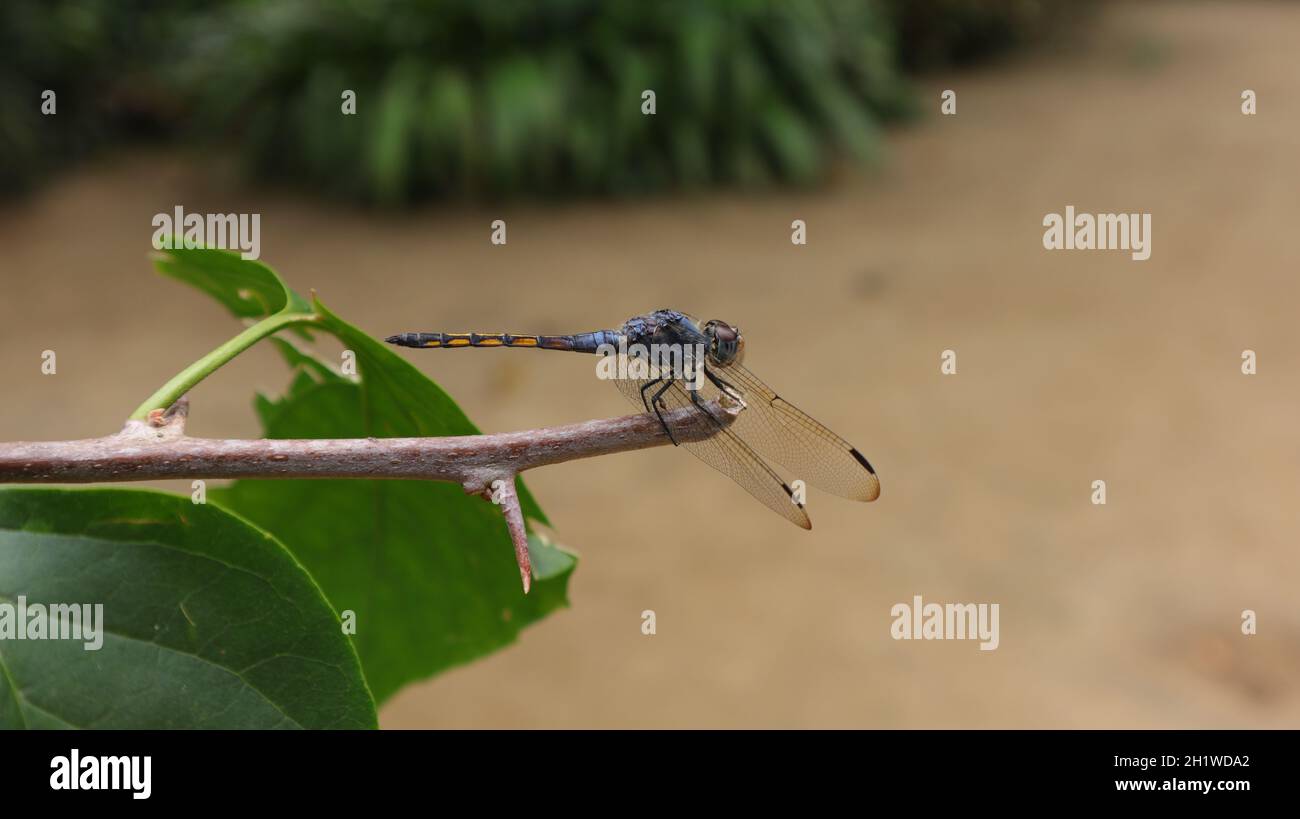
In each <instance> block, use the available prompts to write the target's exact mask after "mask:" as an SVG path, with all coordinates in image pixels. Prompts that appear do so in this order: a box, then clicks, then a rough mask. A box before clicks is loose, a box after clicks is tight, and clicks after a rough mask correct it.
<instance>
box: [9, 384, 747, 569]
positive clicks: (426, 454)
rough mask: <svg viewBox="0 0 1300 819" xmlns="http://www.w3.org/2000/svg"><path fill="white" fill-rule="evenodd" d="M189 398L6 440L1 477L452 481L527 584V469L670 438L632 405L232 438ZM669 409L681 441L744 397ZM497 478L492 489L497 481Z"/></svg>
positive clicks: (706, 432)
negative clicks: (480, 501) (517, 482)
mask: <svg viewBox="0 0 1300 819" xmlns="http://www.w3.org/2000/svg"><path fill="white" fill-rule="evenodd" d="M188 406H189V405H188V401H187V400H186V399H185V398H184V397H182V398H181V399H180V400H178V401H177V402H176V403H175V404H173V405H172V406H171V407H170V408H169V409H168V410H166V411H165V412H163V411H160V410H154V411H153V412H151V413H149V415H148V417H147V418H146V419H145V420H131V421H128V422H127V423H126V426H125V427H124V428H123V429H122V431H121V432H119V433H117V434H115V435H107V436H104V437H102V438H86V439H82V440H75V441H36V442H29V441H19V442H14V443H0V483H100V482H119V481H152V480H161V479H172V478H204V479H207V478H218V479H220V478H395V479H419V480H432V481H452V482H455V483H458V484H460V485H461V486H462V487H463V488H464V489H465V491H466V492H468V493H471V494H476V495H481V496H483V497H486V498H489V499H492V500H493V502H494V503H497V504H498V505H499V506H501V508H502V511H503V513H504V514H505V516H506V525H507V528H508V529H509V530H510V536H511V539H512V540H513V542H514V545H515V555H516V559H517V560H518V562H519V571H520V575H521V577H522V578H523V584H524V591H525V592H527V591H528V588H529V585H530V577H531V574H532V573H531V568H530V565H529V559H528V538H527V534H526V532H525V530H524V523H523V513H522V511H521V510H520V508H519V499H518V497H517V496H516V495H515V491H514V479H515V476H516V475H518V474H519V473H520V472H523V471H524V470H527V469H534V468H536V467H539V466H547V465H549V464H556V463H562V462H564V461H573V460H577V459H579V458H593V457H596V456H599V455H611V454H613V453H616V452H629V451H632V450H637V449H646V448H648V447H653V446H662V445H664V444H666V443H669V442H670V441H669V438H668V435H667V433H665V431H664V428H663V426H662V425H661V424H660V423H659V420H658V419H657V418H656V417H655V416H653V415H628V416H624V417H621V418H610V419H605V420H600V421H585V422H583V423H579V424H569V425H566V426H559V427H548V428H545V429H535V430H528V431H525V432H504V433H494V434H490V435H464V436H456V437H449V438H333V439H331V438H322V439H304V440H292V439H283V440H277V439H270V438H263V439H258V440H232V439H217V438H192V437H189V436H187V435H185V434H184V424H185V420H186V416H187V415H188ZM705 406H707V407H708V409H709V412H710V413H711V414H712V415H713V417H714V418H715V419H717V421H718V423H716V424H715V423H712V422H710V421H709V420H708V419H706V418H704V417H703V416H702V415H701V414H700V413H699V412H697V411H696V410H695V408H694V407H684V408H680V409H676V410H672V411H670V412H666V413H664V421H665V422H666V423H667V424H668V426H669V427H671V428H672V430H673V436H674V437H675V438H676V439H677V440H678V441H685V442H692V441H700V440H704V439H706V438H709V437H711V436H712V435H714V434H716V433H717V431H718V430H719V429H721V428H723V427H725V426H728V425H730V424H731V423H732V422H733V421H734V420H735V419H736V416H737V415H738V414H739V413H740V411H741V409H742V406H743V405H727V406H724V405H721V404H719V403H717V402H709V403H708V404H706V405H705ZM498 480H499V481H502V483H500V484H497V485H496V487H495V488H496V489H497V492H496V494H495V495H494V494H493V489H494V486H493V484H494V482H495V481H498Z"/></svg>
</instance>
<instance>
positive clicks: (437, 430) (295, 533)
mask: <svg viewBox="0 0 1300 819" xmlns="http://www.w3.org/2000/svg"><path fill="white" fill-rule="evenodd" d="M316 309H317V310H318V311H319V312H320V313H321V315H322V317H323V321H322V327H323V329H327V330H329V331H330V332H331V333H333V334H334V335H336V336H338V338H339V339H340V341H342V342H343V344H344V346H345V347H347V348H348V349H350V350H352V351H353V352H354V353H355V354H356V356H357V364H358V367H359V371H360V373H361V376H362V378H361V380H360V382H356V381H352V380H350V379H347V378H344V377H343V376H341V375H338V374H337V373H334V372H333V371H332V370H330V369H328V368H327V367H324V366H323V365H322V364H320V362H317V361H315V360H314V359H312V358H310V357H309V356H305V355H304V354H303V353H301V352H299V351H297V350H295V349H293V348H292V347H290V346H289V345H288V344H287V343H285V342H283V341H278V342H277V344H278V346H279V347H280V348H281V351H282V352H283V353H284V355H285V358H286V360H287V361H288V362H289V364H290V365H291V366H293V367H294V370H295V377H294V379H293V384H292V386H291V387H290V389H289V392H288V394H287V395H285V396H284V397H282V398H279V399H271V398H267V397H261V398H260V399H259V401H258V410H259V414H260V415H261V419H262V423H263V427H264V430H265V435H266V436H267V437H268V438H338V437H349V438H350V437H367V436H376V437H388V436H436V435H468V434H473V433H475V432H477V430H476V429H475V428H474V426H473V424H471V423H470V422H469V420H468V419H467V418H466V417H465V415H464V413H462V412H461V411H460V409H459V408H458V407H457V406H456V405H455V403H454V402H452V400H451V399H450V398H449V397H448V396H447V395H446V394H445V393H444V392H443V391H442V390H441V389H439V388H438V386H437V385H436V384H434V383H433V382H431V381H429V380H428V379H427V378H425V377H424V376H423V375H422V374H421V373H420V372H419V371H418V370H416V369H415V368H414V367H412V366H411V365H410V364H408V363H406V362H405V361H404V360H402V359H401V358H400V357H398V356H397V355H395V354H394V353H393V352H392V351H390V350H389V349H388V348H387V347H385V346H384V345H382V344H380V343H379V342H376V341H375V340H374V339H372V338H370V337H369V336H367V335H365V334H364V333H361V332H360V331H359V330H357V329H356V328H354V327H352V326H351V325H349V324H347V323H346V322H344V321H342V320H341V319H339V318H338V317H337V316H335V315H333V314H332V313H330V312H329V311H328V310H326V309H325V308H324V307H322V306H321V305H319V304H317V305H316ZM516 486H517V488H518V491H519V494H520V500H521V503H522V506H523V509H524V514H525V515H526V516H527V517H529V518H532V519H533V520H537V521H541V522H544V521H545V517H544V516H543V515H542V512H541V510H540V509H539V508H538V506H537V503H536V501H535V500H533V498H532V496H531V495H530V494H529V493H528V490H527V489H526V488H525V487H524V486H523V483H522V481H519V482H517V484H516ZM209 494H210V497H213V498H214V499H216V500H217V501H219V502H220V503H222V504H223V505H226V506H228V507H229V508H231V509H234V510H236V511H237V512H239V513H240V514H242V515H244V516H246V517H248V518H249V519H251V520H253V521H256V522H257V523H258V524H259V525H261V526H263V527H265V528H266V529H268V530H269V531H272V532H275V533H276V535H277V536H278V537H280V538H281V539H282V540H283V541H284V543H285V544H286V545H287V546H288V547H289V549H290V550H291V551H292V552H293V553H294V554H295V555H296V556H297V557H298V559H299V560H301V561H302V562H303V563H304V564H305V565H306V566H307V567H308V569H309V570H310V571H311V572H312V575H313V576H314V577H315V578H316V579H317V581H318V582H319V583H320V584H321V588H323V589H324V590H325V594H326V596H327V597H328V598H329V599H330V601H331V602H332V603H333V604H334V606H335V607H336V608H337V609H338V610H340V611H342V610H351V611H353V612H355V614H356V618H357V634H356V637H355V643H356V646H357V652H358V653H359V654H360V656H361V664H362V667H363V668H364V669H365V672H366V679H367V680H368V681H369V683H370V686H371V690H372V691H374V692H375V697H376V699H377V701H379V702H383V701H384V700H386V699H387V698H388V697H389V696H391V695H392V694H393V693H394V692H396V691H397V690H398V689H399V688H400V687H401V686H403V685H405V684H406V683H408V682H411V681H413V680H419V679H423V678H425V677H428V676H431V675H433V674H436V673H438V672H440V671H443V670H445V669H447V668H449V667H451V666H454V665H458V664H460V663H465V662H468V661H470V660H473V659H475V658H477V657H481V656H483V655H484V654H488V653H490V652H492V651H495V650H497V649H499V648H501V647H503V646H505V645H508V644H510V643H511V642H513V641H514V640H515V639H516V637H517V635H518V633H519V631H520V630H521V629H522V628H523V627H525V626H527V625H529V624H530V623H533V622H536V621H537V620H539V619H541V618H542V617H544V616H545V615H546V614H547V613H549V612H551V611H554V610H555V609H558V608H561V607H564V606H567V605H568V599H567V586H568V578H569V575H570V574H571V573H572V572H573V568H574V566H575V564H576V560H575V559H574V557H573V556H572V555H570V554H568V553H566V552H564V551H562V550H560V549H558V548H557V547H555V546H553V545H550V544H549V543H547V542H545V541H543V540H541V539H539V538H537V537H535V536H534V537H533V538H532V539H530V544H531V546H532V549H531V552H532V559H533V563H534V567H535V578H536V582H534V584H533V588H532V591H531V592H530V593H529V594H528V595H524V594H523V592H522V590H521V589H520V587H519V572H518V569H517V568H516V567H515V561H514V550H513V546H512V545H511V541H510V536H509V534H508V532H507V530H506V527H505V522H504V520H503V517H502V515H501V513H500V511H499V510H498V509H497V508H496V507H494V506H493V505H492V504H490V503H488V502H486V501H484V500H482V499H481V498H477V497H470V496H467V495H466V494H465V493H464V491H463V490H462V489H461V487H459V486H457V485H454V484H450V483H437V482H431V481H395V480H373V481H372V480H331V481H308V480H241V481H237V482H235V483H234V484H232V485H231V486H230V487H229V488H228V489H224V490H221V489H217V490H212V491H211V492H210V493H209Z"/></svg>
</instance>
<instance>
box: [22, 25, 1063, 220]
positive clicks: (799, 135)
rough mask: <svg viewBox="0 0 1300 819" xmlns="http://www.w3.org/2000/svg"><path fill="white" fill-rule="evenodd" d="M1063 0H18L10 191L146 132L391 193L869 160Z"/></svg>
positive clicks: (285, 170)
mask: <svg viewBox="0 0 1300 819" xmlns="http://www.w3.org/2000/svg"><path fill="white" fill-rule="evenodd" d="M1064 5H1066V4H1065V3H1064V2H1060V0H1052V2H1047V1H1046V0H1038V1H1037V2H1033V1H1032V0H986V1H985V2H975V0H912V2H907V0H875V2H873V1H872V0H785V2H780V0H727V1H726V2H701V0H694V1H692V0H659V2H654V3H642V2H631V0H626V1H624V0H612V1H611V0H606V1H605V2H601V0H532V1H531V2H527V1H526V0H496V1H495V2H473V0H370V2H360V1H359V0H312V1H310V2H309V1H308V0H289V2H280V3H273V4H266V3H259V2H248V0H212V2H208V3H203V2H200V1H199V0H182V2H150V0H117V1H116V2H113V1H112V0H77V1H76V2H73V0H48V1H47V2H39V1H36V2H34V1H33V0H7V2H5V3H3V4H0V55H3V56H0V187H3V188H6V189H9V188H14V187H17V186H21V184H22V183H24V182H25V181H28V180H31V179H33V178H35V177H37V176H38V175H40V174H42V173H44V172H45V171H46V170H48V169H49V168H50V167H51V166H52V165H54V164H56V163H59V162H63V161H66V160H67V159H69V158H75V157H78V156H80V155H83V154H84V153H86V152H87V151H88V150H90V149H92V148H93V147H95V146H96V145H98V144H100V143H101V142H103V141H105V140H106V139H108V138H110V137H113V136H120V135H123V134H138V133H140V132H146V133H150V132H153V133H163V134H169V135H175V136H179V137H186V138H189V139H192V140H196V141H200V142H207V141H209V140H216V141H217V142H219V143H222V144H224V143H227V142H230V143H233V144H234V145H236V146H237V147H238V150H239V153H240V155H241V156H242V157H243V159H244V160H245V164H246V166H247V168H248V170H249V171H250V172H251V173H253V174H255V175H257V176H258V177H259V178H278V179H281V180H286V181H289V182H291V183H293V184H297V185H302V186H306V187H309V188H312V189H317V190H322V191H327V192H331V193H334V194H338V195H340V196H343V197H346V198H351V199H357V200H361V201H367V202H377V203H383V204H399V203H403V202H408V201H412V200H417V199H423V198H429V197H457V196H471V197H487V196H497V195H506V194H520V193H526V194H541V195H551V194H573V193H594V194H638V193H644V192H649V191H655V190H662V189H666V188H675V189H681V188H696V187H704V186H713V185H728V184H736V185H742V186H755V185H763V184H768V183H772V182H781V183H794V184H805V183H811V182H815V181H817V180H819V179H821V178H823V177H824V176H825V174H826V172H827V170H828V168H829V167H830V165H831V163H832V162H833V161H834V159H835V158H836V157H838V156H841V155H847V156H849V157H853V158H856V159H870V158H872V157H874V156H875V155H876V153H877V148H878V142H879V131H880V125H881V123H882V122H884V121H886V120H889V119H891V118H895V117H899V116H901V115H904V114H906V113H908V112H909V111H910V110H911V100H912V95H911V94H910V91H909V88H908V84H907V82H906V80H905V78H904V75H903V70H904V67H914V66H925V65H932V64H935V63H943V62H947V61H949V60H950V59H958V60H960V59H966V58H968V57H970V56H978V55H980V54H983V53H988V52H989V51H992V50H996V49H998V48H1002V47H1006V46H1010V45H1014V44H1017V43H1019V42H1023V41H1024V40H1026V39H1028V38H1030V37H1034V36H1038V35H1039V34H1040V33H1041V32H1042V31H1043V30H1044V29H1045V28H1046V27H1047V24H1048V21H1049V20H1050V19H1052V18H1053V16H1054V15H1052V14H1051V13H1049V12H1050V10H1051V9H1054V8H1056V7H1061V6H1064ZM44 88H53V89H55V90H56V91H58V93H59V113H58V115H57V118H56V117H43V116H41V114H40V112H39V105H40V92H41V90H42V89H44ZM344 89H351V90H352V91H354V92H355V93H356V106H357V113H356V115H355V116H345V115H344V114H343V113H342V111H341V105H342V98H341V95H342V92H343V90H344ZM647 89H650V90H653V91H654V92H655V95H656V98H655V108H656V112H655V114H654V115H653V116H647V115H645V114H643V112H642V106H643V96H642V95H643V92H644V91H645V90H647Z"/></svg>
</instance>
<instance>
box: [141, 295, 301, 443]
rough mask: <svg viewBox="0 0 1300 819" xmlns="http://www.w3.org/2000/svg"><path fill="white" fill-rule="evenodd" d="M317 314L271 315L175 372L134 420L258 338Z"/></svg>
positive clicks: (167, 401)
mask: <svg viewBox="0 0 1300 819" xmlns="http://www.w3.org/2000/svg"><path fill="white" fill-rule="evenodd" d="M316 318H317V317H316V315H315V314H314V313H301V312H298V311H289V312H280V313H276V314H275V315H273V316H267V317H266V318H264V319H262V320H261V321H259V322H257V323H256V324H254V325H252V326H250V327H248V328H246V329H245V330H244V331H243V332H242V333H240V334H239V335H237V336H235V337H234V338H232V339H230V340H229V341H227V342H226V343H225V344H222V345H221V346H220V347H218V348H216V349H215V350H213V351H212V352H210V353H208V354H207V355H205V356H203V357H202V358H200V359H199V360H198V361H195V362H194V363H193V364H191V365H190V366H188V367H186V368H185V369H183V370H181V371H180V372H179V373H177V374H176V375H175V376H173V377H172V379H171V380H170V381H168V382H167V383H166V384H163V385H162V386H161V387H159V388H158V391H157V392H155V393H154V394H153V395H151V396H149V397H148V398H146V399H145V401H144V403H143V404H141V405H140V406H139V407H137V408H136V410H135V412H133V413H131V417H130V420H132V421H143V420H145V419H146V418H147V417H148V416H149V412H150V411H151V410H155V409H166V408H168V407H170V406H171V405H172V404H174V403H176V401H177V399H179V398H180V397H181V396H182V395H184V394H185V393H187V392H189V391H190V390H191V389H192V388H193V387H194V385H196V384H198V383H199V382H200V381H202V380H203V379H205V378H207V377H208V376H209V375H212V374H213V373H214V372H216V371H217V370H219V369H220V368H221V367H222V366H224V365H225V364H227V363H228V362H229V361H230V360H231V359H233V358H234V357H235V356H237V355H239V354H240V353H242V352H243V351H245V350H247V349H248V348H249V347H252V346H253V345H254V344H256V343H257V342H259V341H261V340H262V339H264V338H266V337H267V336H269V335H271V334H273V333H276V332H278V331H280V330H283V329H284V328H286V327H290V326H292V325H294V324H308V323H310V322H313V321H315V320H316Z"/></svg>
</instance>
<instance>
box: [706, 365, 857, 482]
mask: <svg viewBox="0 0 1300 819" xmlns="http://www.w3.org/2000/svg"><path fill="white" fill-rule="evenodd" d="M710 369H711V371H712V372H713V373H714V374H715V375H717V376H718V377H719V378H721V379H723V380H724V381H726V382H727V383H729V384H731V385H733V386H734V387H735V388H736V389H737V390H738V391H739V392H740V394H741V397H742V398H743V399H744V401H745V409H744V410H743V411H742V412H741V413H740V417H738V418H737V419H736V421H735V423H733V424H732V425H731V431H732V432H733V433H735V434H736V435H738V436H739V437H741V438H743V439H744V440H745V442H746V443H748V444H749V446H751V447H753V449H754V450H756V451H757V452H758V453H759V454H760V455H762V456H763V457H765V458H769V459H771V460H773V461H775V462H776V463H778V464H780V465H781V466H784V467H786V468H787V469H789V470H790V471H791V473H792V475H791V477H792V478H795V479H799V480H803V481H804V482H806V483H808V484H810V485H812V486H815V487H817V488H818V489H822V490H825V491H827V492H831V493H833V494H836V495H839V496H840V497H844V498H849V499H851V500H860V501H872V500H875V499H876V498H878V497H880V480H879V479H878V478H877V477H876V472H875V470H874V469H872V468H871V464H870V463H868V462H867V459H866V458H865V457H863V455H862V453H860V452H858V450H857V449H856V448H854V446H853V445H852V444H850V443H849V442H848V441H846V440H844V439H843V438H841V437H840V436H838V435H836V434H835V433H834V432H831V431H830V430H829V429H827V428H826V427H824V426H822V425H821V424H820V423H818V422H817V421H816V420H814V419H813V418H812V416H810V415H808V414H807V413H805V412H804V411H803V410H801V409H799V408H798V407H796V406H795V405H794V404H791V403H790V402H789V401H786V400H785V399H784V398H782V397H781V396H779V395H777V394H776V392H775V391H774V390H773V389H772V388H770V387H768V386H767V385H766V384H764V383H763V382H762V381H760V380H759V379H758V377H757V376H756V375H754V374H753V373H751V372H750V371H749V370H747V369H745V368H744V367H743V366H741V365H739V364H731V365H729V366H727V367H724V368H710Z"/></svg>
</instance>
